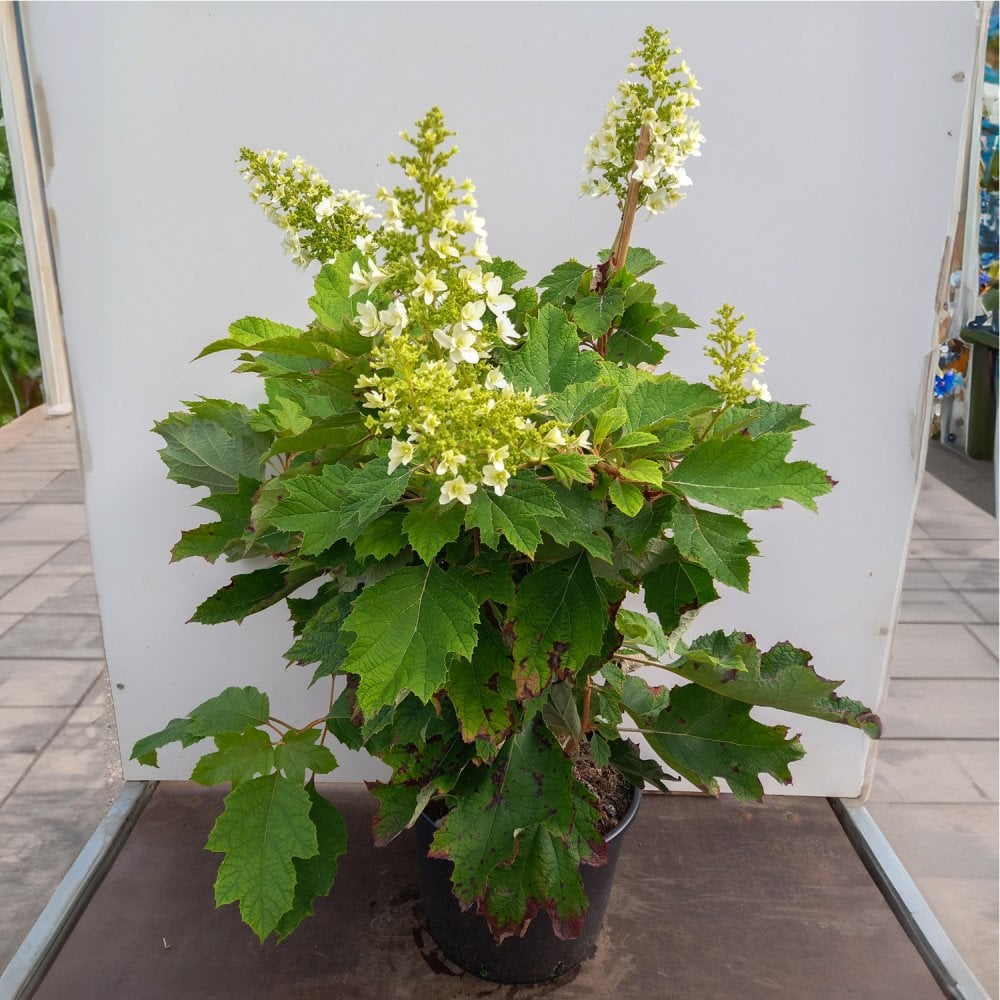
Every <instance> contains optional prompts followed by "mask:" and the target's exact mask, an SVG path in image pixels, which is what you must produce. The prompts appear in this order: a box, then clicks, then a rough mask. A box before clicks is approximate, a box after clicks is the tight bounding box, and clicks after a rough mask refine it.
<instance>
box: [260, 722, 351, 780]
mask: <svg viewBox="0 0 1000 1000" xmlns="http://www.w3.org/2000/svg"><path fill="white" fill-rule="evenodd" d="M319 735H320V731H319V730H318V729H316V728H315V727H313V728H310V729H306V730H303V731H301V732H300V731H298V730H296V729H291V730H289V731H288V732H287V733H285V734H284V736H282V738H281V741H280V742H279V743H278V744H277V746H275V748H274V766H275V767H276V768H277V769H278V770H279V771H284V773H285V777H286V778H288V780H289V781H295V782H298V783H299V784H300V785H301V784H302V783H303V782H304V781H305V780H306V771H312V772H313V774H329V773H330V772H331V771H332V770H333V769H334V768H335V767H336V766H337V761H336V759H335V758H334V756H333V754H332V753H330V751H329V750H328V749H327V748H326V747H325V746H321V745H319V744H317V742H316V741H317V740H318V739H319Z"/></svg>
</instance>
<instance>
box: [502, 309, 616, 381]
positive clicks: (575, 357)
mask: <svg viewBox="0 0 1000 1000" xmlns="http://www.w3.org/2000/svg"><path fill="white" fill-rule="evenodd" d="M497 357H498V359H499V360H500V367H501V368H502V369H503V372H504V374H505V375H506V376H507V378H508V379H510V381H511V383H512V384H513V385H514V387H515V388H517V389H530V390H531V391H532V392H533V393H535V394H536V395H544V394H547V393H550V392H561V391H562V390H563V389H565V388H566V387H567V386H568V385H571V384H573V383H574V382H589V381H592V380H593V379H595V378H596V377H597V374H598V371H599V370H600V365H599V362H598V358H597V355H596V354H594V353H593V352H592V351H581V350H580V338H579V337H578V336H577V333H576V327H575V326H573V324H572V323H571V322H570V321H569V320H568V319H567V318H566V314H565V313H564V312H562V310H560V309H557V308H556V307H555V306H554V305H551V304H548V305H543V306H542V307H541V308H540V309H539V310H538V316H537V317H536V318H534V319H529V321H528V336H527V337H526V338H525V340H524V343H523V344H521V346H520V347H518V348H517V349H516V350H512V349H506V350H503V351H498V352H497Z"/></svg>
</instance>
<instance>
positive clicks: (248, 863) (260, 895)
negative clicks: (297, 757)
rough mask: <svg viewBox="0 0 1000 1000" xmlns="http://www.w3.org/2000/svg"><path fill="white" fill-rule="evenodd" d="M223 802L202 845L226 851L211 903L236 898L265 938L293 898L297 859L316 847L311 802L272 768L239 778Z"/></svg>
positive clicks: (247, 919) (248, 920)
mask: <svg viewBox="0 0 1000 1000" xmlns="http://www.w3.org/2000/svg"><path fill="white" fill-rule="evenodd" d="M224 805H225V810H224V812H223V813H222V815H221V816H219V818H218V819H217V820H216V821H215V826H214V827H212V832H211V834H209V838H208V843H207V844H206V845H205V846H206V848H207V849H208V850H210V851H215V852H217V853H222V854H225V858H224V859H223V861H222V864H221V865H219V874H218V876H217V878H216V880H215V905H216V906H224V905H225V904H226V903H235V902H238V903H239V905H240V915H241V916H242V918H243V920H244V922H245V923H246V924H248V925H249V926H250V928H251V929H252V930H253V932H254V933H255V934H256V935H257V937H258V938H259V939H260V940H261V942H263V941H265V940H266V939H267V937H268V936H269V935H270V934H271V933H272V932H273V931H275V930H277V928H278V925H279V924H280V923H281V920H282V918H283V917H284V915H285V914H286V913H287V912H288V911H289V910H290V909H292V907H293V904H294V902H295V885H296V881H297V873H296V870H295V863H294V862H295V859H296V858H300V859H305V858H312V857H314V856H315V855H316V854H318V853H319V843H318V841H317V837H316V826H315V824H314V823H313V820H312V818H311V816H310V810H311V807H312V802H311V800H310V798H309V794H308V793H307V792H306V790H305V789H304V788H303V787H302V785H301V784H296V783H295V782H293V781H289V780H288V778H285V777H283V776H282V775H280V774H277V773H274V774H269V775H265V776H262V777H260V778H254V779H253V780H252V781H244V782H241V783H240V784H239V785H237V786H236V787H235V788H234V789H233V790H232V791H231V792H230V793H229V794H228V795H227V796H226V798H225V800H224Z"/></svg>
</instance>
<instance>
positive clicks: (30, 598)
mask: <svg viewBox="0 0 1000 1000" xmlns="http://www.w3.org/2000/svg"><path fill="white" fill-rule="evenodd" d="M80 579H81V577H80V576H79V575H56V574H51V575H48V574H42V573H32V574H31V576H28V577H25V578H24V580H23V582H22V583H21V584H20V586H17V587H15V588H14V589H13V590H11V591H8V592H7V593H6V594H4V596H3V597H0V614H22V615H23V614H28V613H29V612H31V611H34V610H35V609H36V608H37V607H38V606H39V605H40V604H44V603H45V601H47V600H49V598H52V597H60V596H62V595H63V594H66V593H68V592H69V591H70V588H72V586H73V584H75V583H77V582H78V581H79V580H80Z"/></svg>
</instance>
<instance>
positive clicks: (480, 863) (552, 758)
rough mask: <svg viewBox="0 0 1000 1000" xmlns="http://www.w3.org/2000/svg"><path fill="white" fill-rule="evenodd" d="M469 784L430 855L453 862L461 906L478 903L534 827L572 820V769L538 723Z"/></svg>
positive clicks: (472, 775) (513, 740)
mask: <svg viewBox="0 0 1000 1000" xmlns="http://www.w3.org/2000/svg"><path fill="white" fill-rule="evenodd" d="M468 778H469V783H468V785H467V786H466V787H465V789H464V790H463V794H462V796H461V797H460V798H459V799H458V800H457V803H456V805H455V807H454V808H453V809H452V810H451V811H450V812H449V813H448V814H447V815H446V816H445V818H444V820H443V821H442V823H441V825H440V827H439V828H438V830H437V833H435V835H434V839H433V841H432V842H431V848H430V851H429V854H430V856H431V857H438V858H446V859H448V860H450V861H452V862H454V865H455V869H454V871H453V873H452V887H453V890H454V893H455V896H456V898H457V899H458V901H459V903H460V904H462V905H463V906H466V907H467V906H469V905H471V904H472V903H474V902H476V901H477V900H478V899H480V898H482V896H483V894H484V892H485V890H486V886H487V882H488V880H489V878H490V874H491V873H492V872H493V871H494V869H495V868H496V867H497V866H498V865H501V864H504V863H505V862H508V861H510V860H511V859H512V858H513V857H514V854H515V852H516V850H517V845H518V843H519V842H521V838H523V836H524V834H525V833H529V832H530V831H531V828H533V827H534V826H536V825H537V824H540V823H542V822H543V821H544V822H546V826H547V827H550V824H551V826H555V827H563V828H565V827H568V826H569V824H570V823H571V821H572V814H573V804H574V800H573V795H572V783H573V781H574V779H573V774H572V766H571V764H570V762H569V761H568V760H567V758H566V757H565V756H564V754H563V752H562V748H561V747H560V746H559V744H558V743H557V742H556V740H555V738H554V737H553V736H552V734H551V733H549V732H548V731H547V730H546V729H545V727H544V726H543V725H541V724H540V723H538V722H535V723H531V724H529V725H528V726H527V727H526V728H525V729H524V730H522V731H521V732H520V733H518V734H517V735H516V736H513V737H511V738H510V739H508V740H507V742H506V743H505V744H504V746H503V749H502V750H501V751H500V754H499V755H498V757H497V758H496V760H495V762H494V763H493V764H492V765H489V766H481V767H477V768H475V770H474V771H473V772H472V773H470V774H469V776H468Z"/></svg>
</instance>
